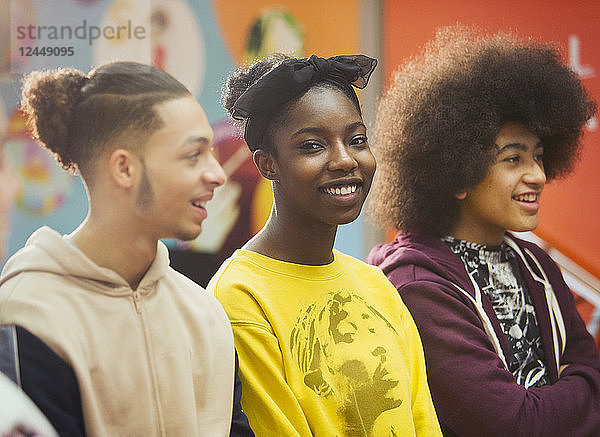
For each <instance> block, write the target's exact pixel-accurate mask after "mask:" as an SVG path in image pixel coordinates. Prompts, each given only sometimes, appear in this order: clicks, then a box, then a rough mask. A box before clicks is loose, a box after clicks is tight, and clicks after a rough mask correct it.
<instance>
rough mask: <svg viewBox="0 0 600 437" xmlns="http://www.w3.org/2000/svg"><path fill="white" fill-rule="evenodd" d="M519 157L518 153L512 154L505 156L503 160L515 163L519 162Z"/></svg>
mask: <svg viewBox="0 0 600 437" xmlns="http://www.w3.org/2000/svg"><path fill="white" fill-rule="evenodd" d="M520 159H521V157H520V156H519V155H513V156H509V157H508V158H505V159H504V161H506V162H510V163H511V164H516V163H517V162H519V161H520Z"/></svg>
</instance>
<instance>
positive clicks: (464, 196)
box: [454, 190, 467, 200]
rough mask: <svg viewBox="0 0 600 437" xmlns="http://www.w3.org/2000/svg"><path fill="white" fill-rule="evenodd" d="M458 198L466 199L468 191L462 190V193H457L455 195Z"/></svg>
mask: <svg viewBox="0 0 600 437" xmlns="http://www.w3.org/2000/svg"><path fill="white" fill-rule="evenodd" d="M454 197H456V198H457V199H458V200H465V199H466V198H467V191H466V190H465V191H461V192H460V193H456V194H455V195H454Z"/></svg>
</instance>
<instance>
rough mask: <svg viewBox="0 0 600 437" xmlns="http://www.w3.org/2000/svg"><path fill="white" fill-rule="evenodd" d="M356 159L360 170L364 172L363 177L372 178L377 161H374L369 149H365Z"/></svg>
mask: <svg viewBox="0 0 600 437" xmlns="http://www.w3.org/2000/svg"><path fill="white" fill-rule="evenodd" d="M357 160H358V161H359V163H360V167H361V169H362V171H363V172H364V175H365V177H368V178H369V179H372V178H373V175H374V174H375V169H376V168H377V162H376V161H375V157H374V156H373V154H372V153H371V151H370V150H365V151H364V152H363V153H362V154H361V155H360V156H359V157H358V158H357Z"/></svg>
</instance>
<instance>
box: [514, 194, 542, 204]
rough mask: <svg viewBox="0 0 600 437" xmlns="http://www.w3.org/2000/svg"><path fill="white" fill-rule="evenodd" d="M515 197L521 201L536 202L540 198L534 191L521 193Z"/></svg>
mask: <svg viewBox="0 0 600 437" xmlns="http://www.w3.org/2000/svg"><path fill="white" fill-rule="evenodd" d="M515 199H516V200H518V201H519V202H535V201H536V200H537V199H538V195H537V194H534V193H527V194H521V195H520V196H515Z"/></svg>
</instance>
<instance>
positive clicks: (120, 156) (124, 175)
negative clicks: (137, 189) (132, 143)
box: [108, 148, 140, 188]
mask: <svg viewBox="0 0 600 437" xmlns="http://www.w3.org/2000/svg"><path fill="white" fill-rule="evenodd" d="M108 165H109V173H110V176H111V179H112V180H113V182H115V183H116V184H117V185H118V186H121V187H123V188H131V187H133V186H134V185H135V179H136V178H137V173H138V168H139V167H140V164H139V158H138V157H137V156H135V155H134V154H133V153H132V152H131V151H130V150H127V149H122V148H119V149H115V150H113V152H112V153H111V154H110V157H109V160H108Z"/></svg>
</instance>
